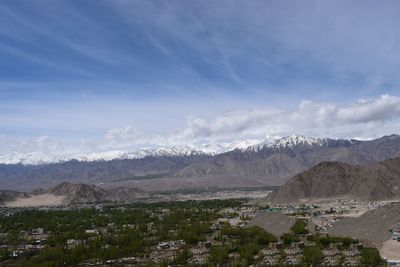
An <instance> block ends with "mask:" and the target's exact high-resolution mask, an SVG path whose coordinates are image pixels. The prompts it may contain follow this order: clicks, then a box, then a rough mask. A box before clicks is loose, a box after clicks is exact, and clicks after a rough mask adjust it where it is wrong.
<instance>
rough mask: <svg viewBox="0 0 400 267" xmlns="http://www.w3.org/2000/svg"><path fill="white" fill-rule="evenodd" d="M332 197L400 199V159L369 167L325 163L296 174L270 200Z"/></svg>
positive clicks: (284, 200)
mask: <svg viewBox="0 0 400 267" xmlns="http://www.w3.org/2000/svg"><path fill="white" fill-rule="evenodd" d="M330 198H351V199H360V200H371V201H373V200H386V199H396V198H400V158H396V159H391V160H386V161H383V162H379V163H373V164H369V165H365V166H361V165H350V164H347V163H341V162H321V163H319V164H317V165H316V166H314V167H312V168H310V169H309V170H307V171H304V172H302V173H299V174H297V175H295V176H294V177H292V178H291V179H290V180H289V181H287V182H286V183H285V184H284V185H283V186H281V187H280V188H279V189H278V190H277V191H275V192H273V193H271V194H270V195H269V196H268V197H267V199H266V200H267V201H269V202H273V203H292V202H299V201H304V200H318V199H330Z"/></svg>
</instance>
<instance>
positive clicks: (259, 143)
mask: <svg viewBox="0 0 400 267" xmlns="http://www.w3.org/2000/svg"><path fill="white" fill-rule="evenodd" d="M327 142H328V139H326V138H313V137H306V136H302V135H290V136H286V137H277V136H269V135H267V136H266V137H265V138H264V139H248V140H237V141H234V142H231V143H227V142H225V143H224V142H211V143H208V144H203V145H193V146H189V145H185V146H175V147H162V148H152V149H140V150H135V151H123V150H112V151H104V152H96V153H89V154H78V155H51V154H44V153H41V152H31V153H27V154H23V153H11V154H4V155H0V164H23V165H40V164H51V163H61V162H66V161H70V160H77V161H82V162H90V161H111V160H115V159H141V158H145V157H148V156H153V157H161V156H191V155H199V154H205V155H217V154H221V153H225V152H229V151H232V150H236V149H238V150H242V151H244V150H246V149H261V148H263V147H271V148H274V149H281V148H293V147H295V146H297V145H306V146H313V145H319V146H323V145H326V144H327Z"/></svg>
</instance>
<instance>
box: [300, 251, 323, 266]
mask: <svg viewBox="0 0 400 267" xmlns="http://www.w3.org/2000/svg"><path fill="white" fill-rule="evenodd" d="M322 259H323V258H322V251H321V248H320V247H306V248H304V251H303V263H304V264H305V265H307V266H317V265H318V264H320V263H322Z"/></svg>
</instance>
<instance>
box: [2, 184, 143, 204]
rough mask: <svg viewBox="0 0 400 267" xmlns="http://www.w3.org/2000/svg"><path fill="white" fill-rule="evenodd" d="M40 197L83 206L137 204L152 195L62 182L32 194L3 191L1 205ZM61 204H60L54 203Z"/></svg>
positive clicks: (141, 191)
mask: <svg viewBox="0 0 400 267" xmlns="http://www.w3.org/2000/svg"><path fill="white" fill-rule="evenodd" d="M40 196H56V197H60V198H57V199H62V202H61V203H60V204H65V205H69V204H83V203H102V202H128V203H130V202H135V201H138V200H140V199H144V198H148V197H149V196H150V195H149V194H148V193H146V192H145V191H143V190H140V189H137V188H112V189H103V188H101V187H98V186H96V185H90V184H82V183H68V182H62V183H60V184H58V185H56V186H54V187H51V188H48V189H42V188H41V189H36V190H34V191H32V192H30V193H26V192H17V191H11V190H8V191H1V192H0V205H6V204H7V202H12V201H16V200H18V199H37V198H38V197H39V198H40ZM47 204H51V203H47V202H46V205H47ZM54 204H59V203H54Z"/></svg>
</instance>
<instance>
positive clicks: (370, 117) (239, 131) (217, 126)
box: [0, 95, 400, 154]
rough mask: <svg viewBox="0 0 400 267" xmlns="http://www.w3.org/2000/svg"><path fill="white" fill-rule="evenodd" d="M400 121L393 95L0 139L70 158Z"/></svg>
mask: <svg viewBox="0 0 400 267" xmlns="http://www.w3.org/2000/svg"><path fill="white" fill-rule="evenodd" d="M399 118H400V97H398V96H393V95H381V96H379V97H376V98H368V99H359V100H358V101H354V102H352V103H349V104H347V105H344V106H338V105H336V104H335V103H331V102H314V101H308V100H303V101H301V102H300V103H299V104H298V106H297V108H295V109H283V108H274V107H264V108H258V109H235V110H231V111H227V112H224V113H221V114H219V115H217V116H215V117H214V118H211V119H204V118H201V117H196V116H190V117H188V118H187V122H186V125H185V126H184V127H182V128H180V129H176V130H174V131H172V132H167V133H164V134H155V133H148V132H142V131H141V130H140V129H137V128H135V127H134V126H126V127H122V128H112V129H109V130H108V131H107V132H105V133H104V136H103V138H100V139H90V138H88V137H85V136H82V138H81V139H68V138H64V139H63V138H53V137H51V136H50V135H48V136H39V137H35V138H32V137H20V138H15V137H10V136H7V135H0V149H1V151H0V153H1V154H7V153H29V152H41V153H52V154H72V153H91V152H99V151H110V150H137V149H141V148H158V147H168V146H180V145H200V144H209V143H218V142H234V141H238V140H246V139H254V138H258V139H260V138H263V137H265V136H266V135H272V136H286V135H291V134H300V135H306V136H312V137H331V138H359V139H369V138H376V137H379V136H382V135H386V134H392V133H399V132H400V119H399Z"/></svg>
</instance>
